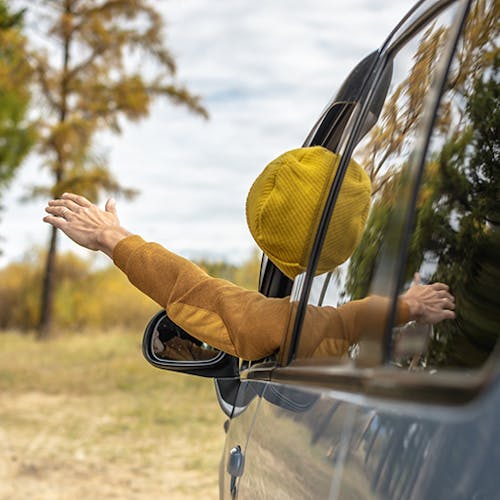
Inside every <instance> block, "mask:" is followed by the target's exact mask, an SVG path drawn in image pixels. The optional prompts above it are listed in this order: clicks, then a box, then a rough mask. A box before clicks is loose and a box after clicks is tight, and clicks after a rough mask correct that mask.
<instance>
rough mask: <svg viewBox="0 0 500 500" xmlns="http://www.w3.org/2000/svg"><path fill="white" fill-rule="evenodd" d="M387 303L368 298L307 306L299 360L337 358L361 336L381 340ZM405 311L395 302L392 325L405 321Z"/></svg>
mask: <svg viewBox="0 0 500 500" xmlns="http://www.w3.org/2000/svg"><path fill="white" fill-rule="evenodd" d="M390 305H391V301H390V300H389V299H388V298H386V297H380V296H377V295H370V296H368V297H366V298H364V299H361V300H353V301H351V302H347V303H346V304H343V305H341V306H340V307H338V308H335V307H330V306H325V307H316V306H309V307H308V309H307V312H306V315H305V318H304V324H303V328H302V332H301V343H300V346H299V353H298V355H299V357H311V356H341V355H342V354H344V353H345V352H346V351H347V349H348V347H349V346H350V345H352V344H353V343H355V342H357V341H358V340H359V339H360V338H361V337H362V336H365V335H367V334H370V335H371V336H376V337H381V336H382V335H383V333H384V330H385V326H386V324H387V319H388V316H389V311H390ZM409 319H410V318H409V309H408V305H407V304H406V302H405V301H404V300H401V299H400V300H399V301H398V305H397V310H396V324H398V325H400V324H404V323H406V322H408V321H409Z"/></svg>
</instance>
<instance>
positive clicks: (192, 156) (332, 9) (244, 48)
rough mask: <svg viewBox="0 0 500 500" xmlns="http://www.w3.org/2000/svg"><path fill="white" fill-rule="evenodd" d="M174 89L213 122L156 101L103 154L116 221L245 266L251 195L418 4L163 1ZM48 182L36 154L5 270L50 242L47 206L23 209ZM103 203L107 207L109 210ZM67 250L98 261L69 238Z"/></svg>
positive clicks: (15, 191)
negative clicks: (113, 180) (181, 87)
mask: <svg viewBox="0 0 500 500" xmlns="http://www.w3.org/2000/svg"><path fill="white" fill-rule="evenodd" d="M152 3H153V4H154V5H155V6H156V7H157V8H158V10H159V11H160V12H161V13H162V14H163V17H164V19H165V22H166V31H165V34H166V44H167V46H168V47H169V49H170V50H171V52H172V53H173V54H174V56H175V59H176V61H177V66H178V71H177V77H176V78H177V81H178V82H180V83H184V84H186V85H187V87H188V88H189V90H190V91H191V92H192V93H194V94H198V95H200V96H202V102H203V104H204V106H205V107H206V108H207V110H208V112H209V114H210V119H209V120H208V121H205V120H203V119H202V118H200V117H199V116H197V115H194V114H192V113H190V112H189V111H188V110H187V108H185V107H181V106H173V105H172V104H171V103H169V102H167V101H157V102H156V103H155V104H154V105H153V107H152V110H151V114H150V116H149V117H148V118H146V119H145V120H143V121H141V122H139V123H136V124H130V123H126V122H123V133H122V134H121V135H119V136H116V135H111V134H100V135H99V136H97V137H96V147H97V148H98V150H99V151H101V152H103V153H105V154H106V155H107V156H108V158H109V165H110V168H111V171H112V172H113V173H114V175H115V176H116V177H117V178H118V179H119V181H120V183H121V184H122V185H123V186H126V187H133V188H135V189H137V190H139V192H140V194H139V195H138V196H137V197H136V198H135V199H134V200H133V201H129V200H125V199H122V198H118V199H117V208H118V213H119V216H120V220H121V223H122V225H123V226H124V227H126V228H127V229H128V230H129V231H132V232H134V233H137V234H140V235H141V236H142V237H143V238H145V239H146V240H148V241H157V242H159V243H161V244H162V245H164V246H166V247H167V248H169V249H170V250H172V251H174V252H176V253H179V254H181V255H183V256H185V257H188V258H194V259H199V258H209V259H225V260H228V261H230V262H233V263H239V262H242V261H243V260H245V259H246V258H248V257H249V255H250V254H251V252H252V250H253V249H254V248H255V245H254V243H253V240H252V237H251V235H250V232H249V231H248V229H247V226H246V220H245V198H246V194H247V192H248V190H249V188H250V186H251V184H252V182H253V180H254V179H255V178H256V177H257V176H258V174H259V173H260V172H261V171H262V169H263V168H264V167H265V166H266V165H267V163H269V162H270V161H271V160H272V159H273V158H275V157H276V156H278V155H279V154H281V153H283V152H285V151H287V150H289V149H293V148H297V147H300V146H301V145H302V143H303V141H304V139H305V137H306V136H307V133H308V132H309V130H310V129H311V128H312V126H313V125H314V122H315V121H316V119H317V118H318V117H319V115H320V114H321V111H322V109H323V108H324V107H325V106H326V104H327V103H328V101H329V100H330V99H331V97H332V96H333V95H334V94H335V93H336V91H337V89H338V88H339V87H340V85H341V83H342V81H343V79H344V78H345V77H346V76H347V75H348V73H349V72H350V70H351V69H352V68H353V67H354V66H355V65H356V63H357V62H359V60H361V59H362V58H363V57H364V56H365V55H367V54H368V53H370V52H371V51H373V50H375V49H376V48H378V47H379V46H380V45H381V44H382V42H383V41H384V39H385V37H386V36H387V34H388V33H389V32H390V31H391V30H392V28H393V27H394V26H395V25H396V23H397V22H398V21H399V20H400V18H401V17H402V16H403V15H404V14H405V13H406V11H407V10H408V9H409V8H410V7H411V5H412V2H409V3H404V2H392V3H389V2H387V1H380V0H308V1H307V2H306V1H304V0H267V1H266V2H255V1H253V0H168V1H166V0H165V1H164V0H157V1H155V2H152ZM46 179H48V177H47V174H46V173H45V172H44V171H43V169H41V168H40V160H39V158H37V157H35V156H33V155H32V156H30V157H29V159H28V160H27V161H26V163H25V165H23V167H21V170H20V172H19V174H18V176H17V177H16V179H15V180H14V182H13V183H12V186H11V188H10V189H9V191H8V192H7V193H6V194H5V196H4V200H3V201H4V206H5V210H4V212H3V213H1V214H0V235H1V237H2V240H0V248H1V249H2V250H3V255H2V256H0V266H4V265H6V264H8V263H9V262H12V261H15V260H18V259H20V258H22V256H23V255H24V254H25V253H26V252H28V251H29V250H30V249H32V248H33V247H35V246H44V245H46V244H47V242H48V236H49V228H48V226H47V225H46V224H45V223H44V222H43V221H42V217H43V215H44V210H43V208H44V206H45V205H46V200H37V201H34V202H29V203H21V202H20V198H21V197H22V196H23V194H24V193H25V192H26V189H27V187H28V186H30V185H33V184H34V183H39V182H40V181H43V180H46ZM103 203H104V200H103V201H102V204H103ZM60 242H61V244H60V248H61V249H62V250H73V251H77V252H78V253H79V254H81V255H83V256H86V255H89V254H90V253H91V252H90V251H87V250H83V249H80V250H79V249H78V247H77V246H76V245H75V244H74V243H72V242H71V241H70V240H68V239H67V238H66V237H62V238H60Z"/></svg>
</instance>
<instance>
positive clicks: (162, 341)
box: [151, 315, 220, 361]
mask: <svg viewBox="0 0 500 500" xmlns="http://www.w3.org/2000/svg"><path fill="white" fill-rule="evenodd" d="M151 342H152V346H151V347H152V351H153V354H154V355H155V356H158V357H159V358H161V359H169V360H172V361H207V360H210V359H214V358H216V357H217V356H218V355H219V354H220V351H219V350H218V349H215V348H214V347H211V346H209V345H208V344H205V343H204V342H201V341H200V340H198V339H195V338H194V337H192V336H191V335H189V333H187V332H186V331H184V330H183V329H182V328H180V327H179V326H178V325H176V324H175V323H174V322H173V321H172V320H171V319H170V318H169V317H168V316H167V315H164V316H162V317H161V318H159V320H158V322H157V323H156V324H155V325H154V330H153V335H152V338H151Z"/></svg>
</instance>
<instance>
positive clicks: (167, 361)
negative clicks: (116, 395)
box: [142, 311, 239, 379]
mask: <svg viewBox="0 0 500 500" xmlns="http://www.w3.org/2000/svg"><path fill="white" fill-rule="evenodd" d="M142 352H143V354H144V357H145V358H146V360H147V361H148V362H149V363H151V364H152V365H153V366H156V367H157V368H161V369H163V370H170V371H176V372H182V373H190V374H191V375H199V376H202V377H211V378H223V379H238V378H239V360H238V358H235V357H234V356H231V355H229V354H227V353H225V352H223V351H220V350H218V349H215V348H214V347H211V346H209V345H207V344H205V343H204V342H201V341H199V340H198V339H196V338H194V337H193V336H192V335H190V334H189V333H188V332H186V331H185V330H183V329H182V328H181V327H180V326H178V325H176V324H175V323H174V322H173V321H172V320H171V319H170V318H169V317H168V315H167V313H166V312H165V311H160V312H158V313H157V314H155V315H154V316H153V318H151V320H150V321H149V323H148V325H147V326H146V330H145V331H144V337H143V341H142Z"/></svg>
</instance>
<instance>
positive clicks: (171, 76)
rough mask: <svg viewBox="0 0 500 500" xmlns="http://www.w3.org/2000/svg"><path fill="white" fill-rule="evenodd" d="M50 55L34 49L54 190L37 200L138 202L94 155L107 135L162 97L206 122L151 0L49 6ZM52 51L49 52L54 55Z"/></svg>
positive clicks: (70, 1)
mask: <svg viewBox="0 0 500 500" xmlns="http://www.w3.org/2000/svg"><path fill="white" fill-rule="evenodd" d="M27 6H29V8H33V9H37V12H36V15H37V21H38V23H37V28H38V29H39V30H40V29H41V30H42V31H43V33H44V36H45V43H46V44H47V45H48V47H46V48H45V49H42V48H40V46H37V47H34V48H33V49H32V61H33V67H34V70H35V78H36V87H37V91H38V95H39V97H40V98H41V99H42V100H43V103H44V107H43V110H42V111H43V113H42V115H41V117H40V125H39V130H40V140H39V141H38V152H39V153H40V155H41V157H42V158H43V160H44V163H43V166H44V167H45V168H47V169H48V170H49V172H50V174H51V178H52V183H51V185H50V186H35V187H34V189H33V192H32V193H31V194H32V195H33V196H39V195H43V196H44V197H58V196H60V195H61V194H62V193H63V192H65V191H73V192H78V193H81V194H83V195H85V196H87V197H88V198H90V199H91V200H93V201H97V198H98V197H99V195H100V194H101V193H102V192H103V191H106V192H109V193H118V194H123V195H125V196H133V194H134V191H133V190H131V189H126V188H124V187H123V186H121V185H120V183H119V182H118V181H117V179H116V178H114V177H113V175H112V174H111V172H110V171H109V168H108V165H107V163H106V159H105V158H103V156H102V155H99V154H97V153H95V151H94V150H93V146H94V137H95V135H96V134H97V133H98V132H99V131H102V130H106V129H107V130H111V131H113V132H115V133H120V131H121V126H120V124H121V121H122V120H124V119H126V120H132V121H138V120H140V119H143V118H145V117H146V116H147V115H148V113H149V111H150V108H151V105H152V102H153V101H154V100H155V98H159V97H166V98H168V99H169V100H170V101H172V102H173V103H175V104H180V105H184V106H186V107H187V108H188V109H189V110H191V111H193V112H194V113H197V114H198V115H201V116H203V117H205V118H206V117H207V116H208V115H207V112H206V110H205V109H204V108H203V106H202V105H201V104H200V100H199V98H198V97H196V96H193V95H192V94H191V93H190V92H189V91H188V90H187V89H186V88H185V87H183V86H182V85H179V84H177V83H176V82H175V73H176V66H175V61H174V58H173V57H172V55H171V54H170V52H169V51H168V49H167V48H166V46H165V43H164V36H163V35H164V33H163V31H164V23H163V21H162V18H161V16H160V14H159V13H158V12H157V11H156V10H155V9H154V7H153V6H152V5H151V3H150V2H148V1H147V0H101V1H99V0H46V1H43V2H40V3H39V4H38V5H37V6H33V5H32V4H31V3H28V4H27ZM49 49H50V50H49ZM56 249H57V230H56V229H54V228H52V229H51V237H50V243H49V249H48V253H47V262H46V266H45V273H44V279H43V287H42V301H41V311H40V327H39V337H40V338H44V337H47V336H49V335H50V327H51V315H52V313H51V310H52V301H53V293H54V286H55V281H54V280H55V263H56Z"/></svg>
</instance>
